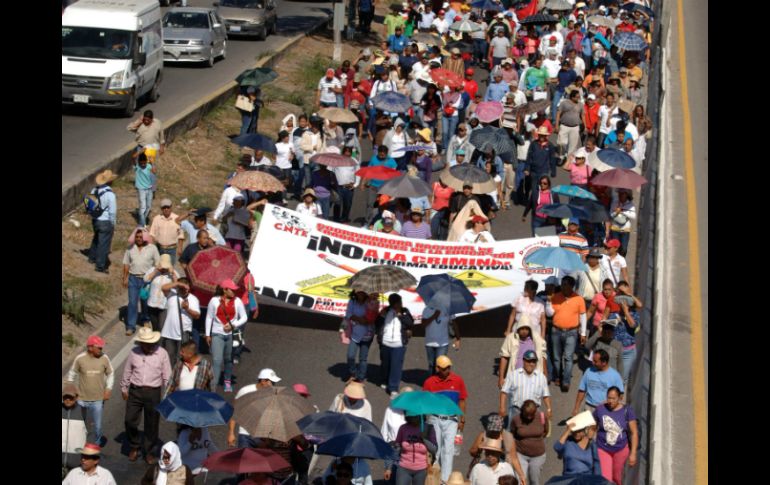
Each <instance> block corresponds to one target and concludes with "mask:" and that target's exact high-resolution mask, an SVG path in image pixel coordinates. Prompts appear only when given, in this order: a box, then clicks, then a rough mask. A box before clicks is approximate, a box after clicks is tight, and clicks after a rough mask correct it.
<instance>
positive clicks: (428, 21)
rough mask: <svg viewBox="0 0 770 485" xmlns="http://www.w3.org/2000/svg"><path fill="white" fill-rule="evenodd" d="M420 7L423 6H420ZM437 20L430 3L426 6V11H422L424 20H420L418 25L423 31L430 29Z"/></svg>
mask: <svg viewBox="0 0 770 485" xmlns="http://www.w3.org/2000/svg"><path fill="white" fill-rule="evenodd" d="M419 8H422V6H420V7H419ZM434 20H436V14H435V13H434V12H433V11H432V10H431V8H430V5H426V6H425V11H424V12H422V20H420V23H419V24H418V25H417V27H418V28H419V29H420V30H421V31H425V32H427V31H429V30H430V26H431V25H433V21H434Z"/></svg>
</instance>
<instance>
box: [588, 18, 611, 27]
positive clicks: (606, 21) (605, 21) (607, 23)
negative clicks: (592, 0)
mask: <svg viewBox="0 0 770 485" xmlns="http://www.w3.org/2000/svg"><path fill="white" fill-rule="evenodd" d="M586 20H588V23H589V24H594V25H599V26H601V27H607V28H608V29H614V28H615V22H614V21H613V20H612V19H611V18H609V17H604V16H602V15H591V16H590V17H588V19H586Z"/></svg>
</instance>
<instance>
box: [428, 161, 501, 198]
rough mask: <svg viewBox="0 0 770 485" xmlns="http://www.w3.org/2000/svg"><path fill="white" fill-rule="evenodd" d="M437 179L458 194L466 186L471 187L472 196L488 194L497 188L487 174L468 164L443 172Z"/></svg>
mask: <svg viewBox="0 0 770 485" xmlns="http://www.w3.org/2000/svg"><path fill="white" fill-rule="evenodd" d="M439 178H440V179H441V181H442V182H444V183H445V184H446V185H448V186H449V187H452V188H453V189H455V190H457V191H458V192H459V191H461V190H463V186H464V185H466V184H470V185H471V187H472V188H473V193H474V194H488V193H490V192H492V191H493V190H495V189H496V188H497V185H496V184H495V181H494V180H492V177H491V176H490V175H489V174H488V173H487V172H485V171H484V170H482V169H480V168H479V167H476V166H475V165H471V164H469V163H462V164H460V165H455V166H454V167H450V168H449V170H443V171H442V172H441V174H440V175H439Z"/></svg>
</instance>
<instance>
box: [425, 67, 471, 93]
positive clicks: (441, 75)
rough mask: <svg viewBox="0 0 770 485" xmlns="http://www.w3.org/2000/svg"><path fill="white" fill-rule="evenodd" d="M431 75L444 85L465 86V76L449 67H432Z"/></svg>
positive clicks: (451, 86) (452, 86)
mask: <svg viewBox="0 0 770 485" xmlns="http://www.w3.org/2000/svg"><path fill="white" fill-rule="evenodd" d="M430 77H431V78H432V79H433V80H434V81H436V83H437V84H440V85H442V86H449V87H450V88H451V89H454V88H461V87H463V78H462V77H461V76H459V75H458V74H457V73H456V72H452V71H449V70H447V69H441V68H438V69H432V70H431V71H430Z"/></svg>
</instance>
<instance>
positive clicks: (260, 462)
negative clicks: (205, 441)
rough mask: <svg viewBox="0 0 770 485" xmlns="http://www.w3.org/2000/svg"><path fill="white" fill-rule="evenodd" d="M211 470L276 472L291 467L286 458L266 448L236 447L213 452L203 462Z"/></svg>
mask: <svg viewBox="0 0 770 485" xmlns="http://www.w3.org/2000/svg"><path fill="white" fill-rule="evenodd" d="M203 466H204V467H205V468H206V469H208V471H210V472H227V473H274V472H277V471H279V470H283V469H286V468H291V465H290V464H289V462H288V461H286V459H285V458H283V457H282V456H281V455H279V454H278V453H276V452H275V451H273V450H266V449H264V448H236V449H234V450H226V451H218V452H216V453H212V454H211V455H209V457H208V458H206V460H205V461H204V462H203Z"/></svg>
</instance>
